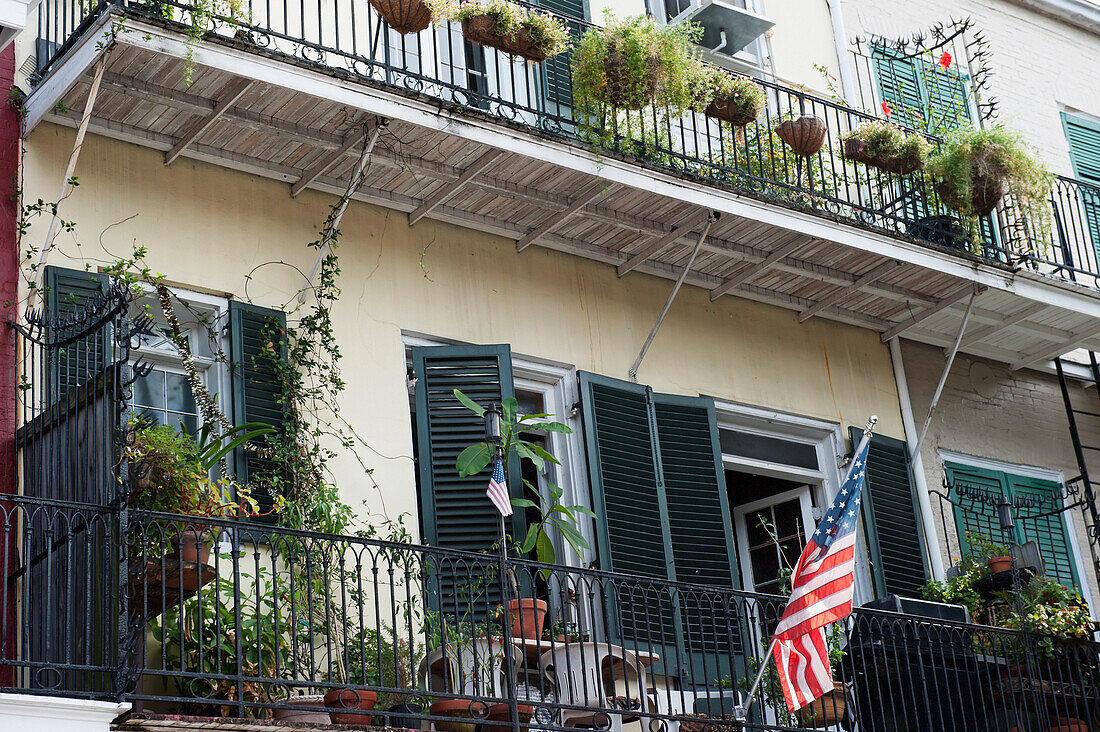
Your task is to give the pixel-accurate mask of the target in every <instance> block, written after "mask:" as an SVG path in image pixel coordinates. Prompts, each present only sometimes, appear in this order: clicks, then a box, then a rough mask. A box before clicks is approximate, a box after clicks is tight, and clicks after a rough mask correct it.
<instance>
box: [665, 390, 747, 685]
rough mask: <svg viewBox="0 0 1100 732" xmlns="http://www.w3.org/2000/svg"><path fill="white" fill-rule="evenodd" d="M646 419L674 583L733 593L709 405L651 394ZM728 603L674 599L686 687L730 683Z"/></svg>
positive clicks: (737, 632) (732, 638)
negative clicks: (653, 436) (653, 439)
mask: <svg viewBox="0 0 1100 732" xmlns="http://www.w3.org/2000/svg"><path fill="white" fill-rule="evenodd" d="M653 416H654V422H655V425H656V429H657V443H658V448H659V455H660V466H661V475H662V476H663V479H664V480H663V482H664V489H665V503H666V505H667V507H668V528H669V537H670V542H671V544H672V557H673V569H674V571H675V577H676V580H677V581H678V582H686V583H690V584H695V585H711V586H714V587H720V588H723V589H729V588H736V587H739V583H738V580H737V571H736V569H735V567H734V564H733V557H734V548H733V527H732V524H731V518H730V511H729V505H728V503H727V500H728V499H727V496H726V481H725V472H724V470H723V469H722V453H721V449H720V447H719V443H718V422H717V419H716V417H715V413H714V401H713V400H711V399H705V398H698V397H694V398H693V397H680V396H670V395H667V394H653ZM729 598H730V596H729V594H728V593H708V592H705V591H699V590H686V589H685V590H682V591H681V592H680V594H679V597H678V600H679V603H678V604H679V611H680V613H679V616H680V625H681V638H682V642H683V646H684V655H685V658H686V659H687V660H688V662H689V663H690V670H688V669H687V668H684V667H683V665H682V664H681V668H680V674H681V676H682V677H686V679H687V681H688V682H689V684H690V685H696V686H705V685H707V684H708V683H710V682H712V681H713V679H716V678H721V677H723V676H726V675H731V676H734V673H733V669H731V667H730V663H731V658H733V657H734V656H740V654H741V652H742V650H743V649H742V648H741V647H740V643H738V640H739V639H740V638H741V637H742V628H741V627H740V623H741V619H740V618H739V612H738V611H739V610H740V607H739V606H738V605H737V604H736V603H729V602H728V600H729ZM738 667H739V664H738Z"/></svg>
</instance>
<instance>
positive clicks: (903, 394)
mask: <svg viewBox="0 0 1100 732" xmlns="http://www.w3.org/2000/svg"><path fill="white" fill-rule="evenodd" d="M889 343H890V361H891V362H892V363H893V365H894V382H895V383H896V384H897V387H898V403H899V405H900V406H901V423H902V426H903V427H904V428H905V442H906V443H907V444H908V446H909V453H910V460H909V467H910V469H911V470H912V471H913V484H914V485H915V486H916V489H917V504H918V505H919V506H920V518H921V526H922V528H923V529H924V531H923V533H924V550H925V553H926V554H927V555H928V566H929V568H930V569H931V570H932V579H936V580H942V579H943V578H944V570H943V557H942V556H940V541H939V535H938V534H937V533H936V522H935V520H934V517H933V514H932V497H931V495H930V494H929V493H928V482H927V481H926V480H925V474H924V461H923V460H922V459H921V456H920V452H916V453H914V452H913V449H914V448H915V447H916V444H917V425H916V423H915V422H914V421H913V404H912V402H910V401H909V382H908V381H907V380H906V378H905V364H904V363H902V360H901V342H900V341H899V340H898V338H897V336H895V337H893V338H891V339H890V341H889Z"/></svg>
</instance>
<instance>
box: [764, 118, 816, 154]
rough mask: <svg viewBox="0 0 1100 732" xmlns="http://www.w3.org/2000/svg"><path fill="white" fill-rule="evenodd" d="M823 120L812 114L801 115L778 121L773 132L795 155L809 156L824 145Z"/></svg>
mask: <svg viewBox="0 0 1100 732" xmlns="http://www.w3.org/2000/svg"><path fill="white" fill-rule="evenodd" d="M826 131H827V129H826V127H825V120H823V119H821V118H820V117H814V116H813V115H809V114H807V115H803V116H801V117H798V118H796V119H789V120H787V121H786V122H780V123H779V124H778V125H776V127H775V134H776V136H778V137H779V139H780V140H782V141H783V142H785V143H787V145H789V146H790V148H791V149H792V150H794V152H795V154H796V155H801V156H802V157H807V158H808V157H810V156H811V155H816V154H817V152H818V151H819V150H820V149H821V148H822V147H824V146H825V132H826Z"/></svg>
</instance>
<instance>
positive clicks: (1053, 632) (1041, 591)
mask: <svg viewBox="0 0 1100 732" xmlns="http://www.w3.org/2000/svg"><path fill="white" fill-rule="evenodd" d="M998 598H999V599H1001V600H1003V601H1004V602H1005V603H1006V609H1007V611H1008V612H1007V615H1006V616H1005V617H1004V618H1003V619H1001V620H999V622H998V625H999V626H1000V627H1002V628H1013V629H1016V630H1024V631H1026V632H1028V633H1030V634H1031V635H1032V636H1034V637H1033V639H1032V640H1033V645H1034V647H1035V650H1036V652H1037V654H1038V655H1039V656H1040V657H1043V658H1055V657H1057V656H1058V655H1059V652H1058V651H1059V648H1058V641H1059V640H1075V639H1077V640H1084V639H1087V638H1089V637H1090V636H1091V633H1092V630H1093V621H1092V618H1091V616H1090V615H1089V608H1088V604H1087V603H1086V602H1085V600H1084V598H1082V597H1081V595H1080V593H1078V592H1077V591H1076V590H1072V589H1070V588H1068V587H1065V586H1063V585H1061V584H1059V583H1058V582H1055V581H1054V580H1052V579H1050V578H1048V577H1032V578H1031V579H1030V580H1028V581H1027V582H1025V583H1023V584H1021V585H1019V586H1017V587H1016V588H1014V589H1013V590H1010V591H1008V592H1002V593H998Z"/></svg>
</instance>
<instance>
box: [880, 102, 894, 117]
mask: <svg viewBox="0 0 1100 732" xmlns="http://www.w3.org/2000/svg"><path fill="white" fill-rule="evenodd" d="M893 111H894V110H892V109H890V105H889V104H888V103H887V102H883V103H882V113H883V114H884V115H885V116H886V119H890V113H891V112H893Z"/></svg>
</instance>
